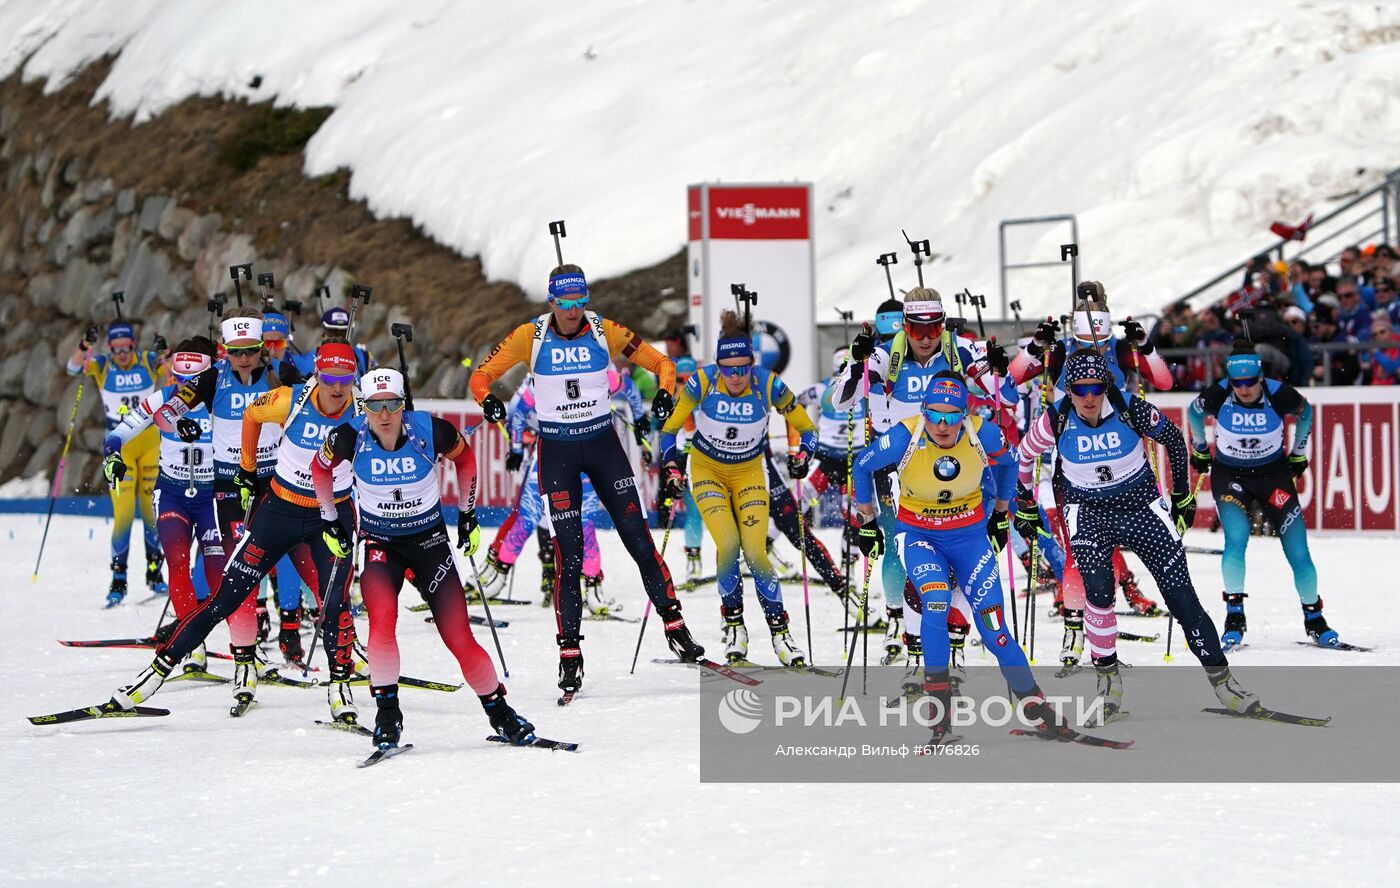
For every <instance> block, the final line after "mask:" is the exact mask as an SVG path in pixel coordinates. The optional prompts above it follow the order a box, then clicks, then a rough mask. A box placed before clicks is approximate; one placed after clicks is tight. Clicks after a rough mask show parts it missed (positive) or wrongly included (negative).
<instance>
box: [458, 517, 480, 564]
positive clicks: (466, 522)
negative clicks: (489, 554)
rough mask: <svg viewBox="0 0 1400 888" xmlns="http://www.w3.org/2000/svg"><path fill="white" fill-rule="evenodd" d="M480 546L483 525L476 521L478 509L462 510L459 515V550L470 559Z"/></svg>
mask: <svg viewBox="0 0 1400 888" xmlns="http://www.w3.org/2000/svg"><path fill="white" fill-rule="evenodd" d="M480 545H481V525H480V524H479V523H478V522H477V520H476V509H463V510H461V511H460V512H458V513H457V548H459V549H461V550H462V552H463V553H464V554H465V555H466V556H467V557H468V558H470V557H472V556H473V555H475V554H476V549H477V547H478V546H480Z"/></svg>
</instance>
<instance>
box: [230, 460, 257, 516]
mask: <svg viewBox="0 0 1400 888" xmlns="http://www.w3.org/2000/svg"><path fill="white" fill-rule="evenodd" d="M233 486H234V487H236V488H238V506H239V508H241V509H242V510H243V511H245V512H246V511H248V501H249V500H251V499H252V498H253V497H255V496H257V495H258V473H257V472H250V471H248V470H247V469H245V468H243V467H242V466H239V467H238V471H236V472H234V473H233Z"/></svg>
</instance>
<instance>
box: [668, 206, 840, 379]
mask: <svg viewBox="0 0 1400 888" xmlns="http://www.w3.org/2000/svg"><path fill="white" fill-rule="evenodd" d="M687 218H688V229H689V236H688V241H689V245H690V247H689V252H688V255H687V262H688V264H689V276H688V280H689V287H690V294H689V295H690V322H691V323H692V324H694V325H695V327H696V329H697V330H698V331H699V341H698V342H696V343H694V345H693V348H694V353H695V355H696V357H697V359H703V360H710V359H713V357H714V348H715V338H716V337H717V336H718V334H719V315H720V312H721V311H723V310H724V309H726V308H733V307H734V297H733V295H732V293H731V292H730V285H731V284H744V285H745V286H746V287H747V288H748V289H749V290H752V291H754V292H756V293H758V305H757V306H756V307H755V309H754V322H755V323H754V333H755V335H756V340H757V346H758V359H759V361H760V362H761V363H762V364H763V365H764V366H766V367H768V368H769V369H770V370H774V371H776V372H778V373H779V374H781V375H782V377H783V378H784V379H785V380H787V381H788V382H790V383H791V384H792V385H793V387H794V388H803V387H806V386H807V385H810V384H811V383H813V382H815V381H817V380H818V379H820V378H821V376H820V370H821V368H824V367H825V366H827V365H826V362H825V359H824V358H822V357H821V356H819V355H818V354H817V325H816V309H815V304H816V282H815V279H814V270H813V269H814V264H813V262H814V257H813V252H812V186H811V185H810V184H808V183H796V184H776V185H709V184H701V185H691V186H690V188H689V191H688V194H687Z"/></svg>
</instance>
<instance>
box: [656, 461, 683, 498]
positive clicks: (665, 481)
mask: <svg viewBox="0 0 1400 888" xmlns="http://www.w3.org/2000/svg"><path fill="white" fill-rule="evenodd" d="M661 491H662V493H663V494H664V495H665V496H666V497H668V498H669V499H680V498H681V497H683V496H685V472H682V471H681V467H680V466H678V465H676V464H675V463H673V462H670V463H666V466H665V468H663V469H662V470H661Z"/></svg>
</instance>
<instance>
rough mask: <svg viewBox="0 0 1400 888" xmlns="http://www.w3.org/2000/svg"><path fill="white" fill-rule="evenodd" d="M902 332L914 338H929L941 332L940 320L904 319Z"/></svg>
mask: <svg viewBox="0 0 1400 888" xmlns="http://www.w3.org/2000/svg"><path fill="white" fill-rule="evenodd" d="M904 332H905V333H906V334H908V335H909V336H912V337H914V338H915V339H929V338H932V337H935V336H941V335H942V334H943V322H942V321H927V322H920V321H905V322H904Z"/></svg>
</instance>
